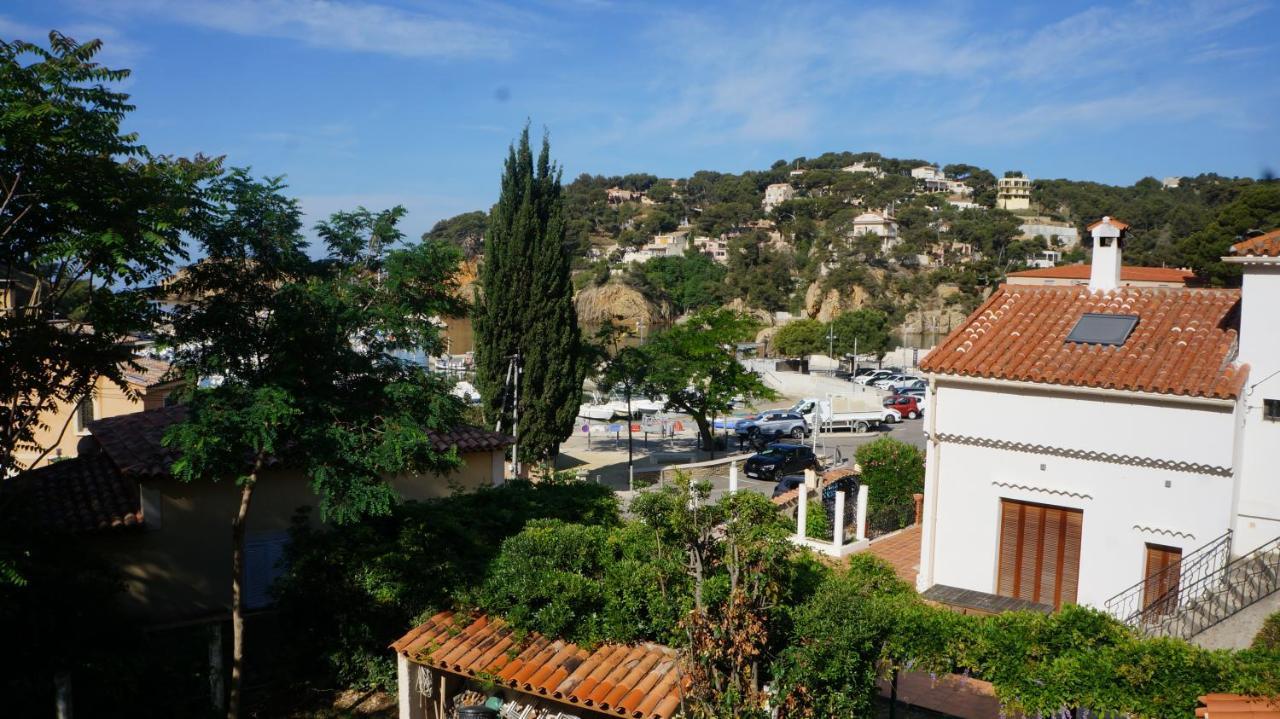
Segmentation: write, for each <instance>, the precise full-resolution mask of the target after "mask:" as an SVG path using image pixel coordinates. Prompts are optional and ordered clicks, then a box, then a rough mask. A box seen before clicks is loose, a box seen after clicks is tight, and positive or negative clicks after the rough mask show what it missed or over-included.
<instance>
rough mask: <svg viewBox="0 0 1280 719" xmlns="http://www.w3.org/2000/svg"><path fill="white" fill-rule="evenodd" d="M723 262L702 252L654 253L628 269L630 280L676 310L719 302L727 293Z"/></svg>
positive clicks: (649, 294) (690, 309) (691, 309)
mask: <svg viewBox="0 0 1280 719" xmlns="http://www.w3.org/2000/svg"><path fill="white" fill-rule="evenodd" d="M725 274H726V270H725V268H724V266H723V265H720V264H718V263H717V262H716V261H715V260H713V259H711V258H710V257H707V256H706V255H704V254H701V253H690V254H686V255H678V256H674V257H653V258H650V259H648V260H646V261H645V262H641V263H634V264H632V265H631V267H630V268H629V269H628V271H627V274H626V275H625V279H626V282H627V284H629V285H631V286H632V287H634V288H636V289H637V290H639V291H640V293H641V294H643V295H644V296H645V297H646V298H647V299H648V300H649V301H650V302H653V303H655V304H657V305H669V306H670V307H671V308H672V309H673V310H674V311H675V312H676V313H677V314H684V313H686V312H692V311H696V310H700V309H703V308H706V307H713V306H717V305H720V304H722V303H723V302H724V300H725V299H726V297H727V290H726V287H725V284H724V278H725Z"/></svg>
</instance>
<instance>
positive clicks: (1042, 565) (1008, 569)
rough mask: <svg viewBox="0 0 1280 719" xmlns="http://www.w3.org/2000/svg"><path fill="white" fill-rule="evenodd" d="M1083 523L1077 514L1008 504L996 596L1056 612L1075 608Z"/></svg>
mask: <svg viewBox="0 0 1280 719" xmlns="http://www.w3.org/2000/svg"><path fill="white" fill-rule="evenodd" d="M1082 523H1083V513H1082V512H1081V511H1080V510H1077V509H1068V508H1065V507H1051V506H1048V505H1044V504H1032V503H1030V502H1014V501H1011V500H1002V501H1001V503H1000V566H999V574H998V577H997V580H996V593H997V594H1001V595H1003V596H1007V597H1018V598H1020V599H1026V600H1028V601H1032V602H1040V603H1043V604H1049V605H1052V606H1053V607H1055V608H1057V607H1060V606H1062V605H1063V604H1064V603H1066V604H1069V603H1074V602H1075V601H1076V592H1077V589H1078V587H1079V576H1080V532H1081V526H1082Z"/></svg>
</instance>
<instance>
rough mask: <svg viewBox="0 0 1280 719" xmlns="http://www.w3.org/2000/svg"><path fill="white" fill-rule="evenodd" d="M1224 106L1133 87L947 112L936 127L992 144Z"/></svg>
mask: <svg viewBox="0 0 1280 719" xmlns="http://www.w3.org/2000/svg"><path fill="white" fill-rule="evenodd" d="M1226 106H1227V104H1226V102H1225V101H1224V100H1223V99H1222V98H1218V97H1213V96H1210V95H1203V94H1198V93H1196V92H1193V91H1189V90H1185V89H1181V88H1176V87H1153V88H1139V89H1137V90H1135V91H1133V92H1127V93H1124V94H1118V95H1106V96H1099V97H1092V98H1087V99H1082V100H1074V101H1070V100H1068V101H1061V102H1044V103H1039V104H1036V105H1033V106H1030V107H1027V108H1025V109H1022V110H1020V111H1018V112H1000V111H998V110H994V109H993V110H986V111H977V112H973V113H968V114H965V115H959V116H954V117H951V118H949V119H947V120H946V121H944V122H941V123H939V124H938V126H937V130H938V132H940V133H942V134H943V135H945V136H947V137H949V138H953V139H955V140H959V141H961V142H965V143H967V144H974V145H996V144H1007V143H1020V142H1027V141H1030V140H1035V139H1038V138H1041V137H1044V136H1046V135H1049V134H1051V133H1053V132H1055V131H1058V130H1061V129H1064V128H1074V129H1076V130H1077V131H1079V130H1080V129H1086V130H1090V131H1092V130H1101V129H1113V128H1116V127H1121V126H1125V125H1131V124H1135V123H1139V122H1151V121H1162V122H1167V121H1183V120H1189V119H1193V118H1197V117H1205V116H1214V115H1220V114H1221V113H1222V111H1223V109H1224V107H1226Z"/></svg>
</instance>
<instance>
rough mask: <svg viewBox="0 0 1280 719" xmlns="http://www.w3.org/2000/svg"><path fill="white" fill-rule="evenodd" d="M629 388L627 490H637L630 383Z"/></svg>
mask: <svg viewBox="0 0 1280 719" xmlns="http://www.w3.org/2000/svg"><path fill="white" fill-rule="evenodd" d="M626 387H627V489H628V490H634V489H635V488H636V469H635V465H634V462H633V454H632V449H631V382H630V381H628V382H627V384H626Z"/></svg>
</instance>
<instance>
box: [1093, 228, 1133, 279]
mask: <svg viewBox="0 0 1280 719" xmlns="http://www.w3.org/2000/svg"><path fill="white" fill-rule="evenodd" d="M1128 227H1129V226H1128V225H1126V224H1125V223H1123V222H1120V221H1119V220H1113V219H1111V218H1110V217H1104V218H1102V219H1101V220H1099V221H1097V222H1095V223H1093V224H1092V225H1089V232H1090V233H1091V234H1092V235H1093V266H1092V268H1091V269H1090V271H1089V291H1090V292H1109V291H1111V290H1114V289H1116V288H1117V287H1119V286H1120V247H1121V245H1122V240H1121V237H1122V235H1123V234H1124V231H1125V230H1126V229H1127V228H1128Z"/></svg>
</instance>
